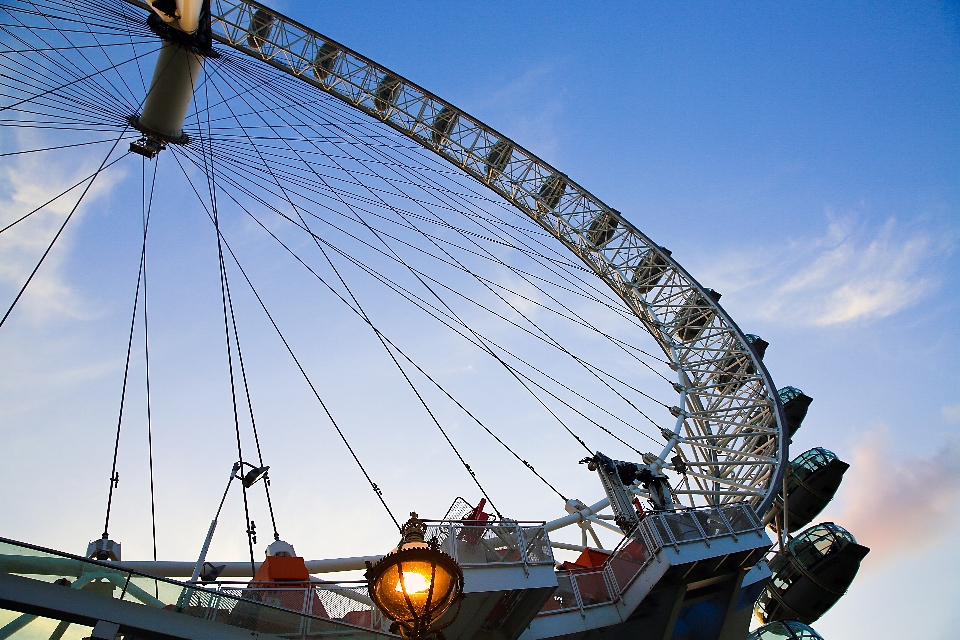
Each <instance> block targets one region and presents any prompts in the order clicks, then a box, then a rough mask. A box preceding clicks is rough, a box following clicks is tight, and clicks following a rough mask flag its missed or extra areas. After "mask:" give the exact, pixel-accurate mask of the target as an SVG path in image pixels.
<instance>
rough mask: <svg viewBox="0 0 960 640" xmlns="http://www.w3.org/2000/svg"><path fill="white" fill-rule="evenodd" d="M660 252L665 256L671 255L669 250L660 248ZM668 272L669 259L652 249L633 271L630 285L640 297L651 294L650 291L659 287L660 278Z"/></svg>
mask: <svg viewBox="0 0 960 640" xmlns="http://www.w3.org/2000/svg"><path fill="white" fill-rule="evenodd" d="M660 251H661V252H662V253H664V254H665V255H668V256H669V255H670V250H669V249H664V248H663V247H660ZM666 271H667V259H666V258H664V257H663V256H662V255H660V254H659V253H657V252H656V251H654V250H653V249H651V250H650V251H647V253H646V254H645V255H644V256H643V260H641V261H640V264H639V265H637V267H636V268H635V269H634V270H633V279H632V280H630V284H631V285H633V288H634V289H636V290H637V293H639V294H640V295H646V294H648V293H650V290H651V289H653V288H654V287H655V286H657V283H658V282H660V278H662V277H663V274H664V273H666Z"/></svg>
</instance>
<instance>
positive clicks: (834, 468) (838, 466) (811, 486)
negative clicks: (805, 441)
mask: <svg viewBox="0 0 960 640" xmlns="http://www.w3.org/2000/svg"><path fill="white" fill-rule="evenodd" d="M849 468H850V465H849V464H847V463H846V462H844V461H843V460H840V459H839V458H838V457H837V454H835V453H833V452H832V451H827V450H826V449H822V448H820V447H817V448H816V449H810V450H809V451H804V452H803V453H801V454H800V455H799V456H797V457H796V458H794V459H793V461H792V462H791V463H790V467H789V469H788V471H787V505H788V506H789V513H788V514H787V528H788V529H789V531H790V533H793V532H794V531H798V530H800V529H802V528H804V527H805V526H807V525H808V524H810V523H811V522H812V521H813V519H814V518H816V517H817V516H818V515H820V512H821V511H823V509H824V507H826V506H827V505H828V504H829V503H830V501H831V500H833V496H834V495H835V494H836V493H837V489H839V488H840V483H841V482H842V481H843V474H844V473H845V472H846V471H847V469H849ZM770 509H771V514H770V516H768V518H767V519H768V520H770V522H771V524H772V525H773V528H774V529H775V530H777V531H779V530H780V527H781V525H780V523H781V521H782V520H781V516H782V512H783V496H782V495H780V496H777V498H776V500H775V501H774V503H773V506H772V507H771V508H770Z"/></svg>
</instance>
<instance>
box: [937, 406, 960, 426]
mask: <svg viewBox="0 0 960 640" xmlns="http://www.w3.org/2000/svg"><path fill="white" fill-rule="evenodd" d="M940 413H941V414H942V415H943V419H944V420H946V421H947V422H960V403H958V404H952V405H949V406H945V407H942V408H941V409H940Z"/></svg>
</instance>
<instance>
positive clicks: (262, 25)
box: [247, 9, 277, 49]
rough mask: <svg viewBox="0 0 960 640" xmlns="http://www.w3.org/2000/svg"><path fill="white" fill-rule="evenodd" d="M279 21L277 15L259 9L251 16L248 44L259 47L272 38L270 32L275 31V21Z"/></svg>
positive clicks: (254, 47)
mask: <svg viewBox="0 0 960 640" xmlns="http://www.w3.org/2000/svg"><path fill="white" fill-rule="evenodd" d="M276 21H277V18H276V16H274V15H273V14H272V13H270V12H268V11H266V10H264V9H257V11H256V12H255V13H254V14H253V17H251V18H250V33H249V34H248V35H247V44H248V45H249V46H250V47H252V48H253V49H259V48H261V47H262V46H263V45H264V44H266V41H267V40H269V39H270V32H271V31H273V23H274V22H276Z"/></svg>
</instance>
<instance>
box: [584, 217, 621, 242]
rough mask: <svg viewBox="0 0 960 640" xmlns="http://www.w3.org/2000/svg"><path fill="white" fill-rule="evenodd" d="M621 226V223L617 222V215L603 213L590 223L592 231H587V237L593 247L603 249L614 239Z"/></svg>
mask: <svg viewBox="0 0 960 640" xmlns="http://www.w3.org/2000/svg"><path fill="white" fill-rule="evenodd" d="M619 226H620V221H619V220H617V217H616V216H615V215H613V214H612V213H601V214H600V215H598V216H597V217H596V218H594V219H593V222H591V223H590V229H588V230H587V237H588V238H589V239H590V243H591V244H592V245H593V246H595V247H596V248H597V249H602V248H603V247H605V246H606V244H607V243H608V242H610V240H611V239H613V234H614V233H616V232H617V227H619Z"/></svg>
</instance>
